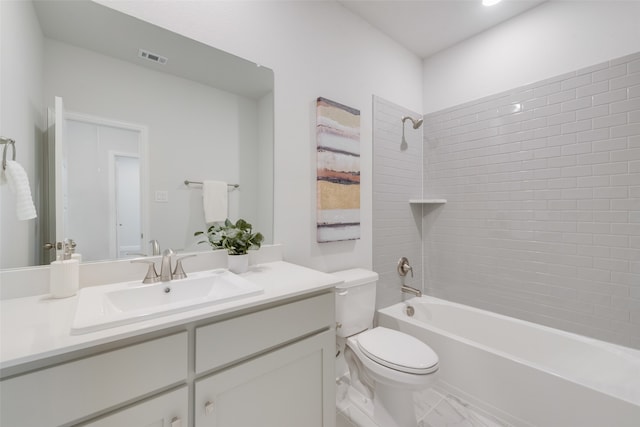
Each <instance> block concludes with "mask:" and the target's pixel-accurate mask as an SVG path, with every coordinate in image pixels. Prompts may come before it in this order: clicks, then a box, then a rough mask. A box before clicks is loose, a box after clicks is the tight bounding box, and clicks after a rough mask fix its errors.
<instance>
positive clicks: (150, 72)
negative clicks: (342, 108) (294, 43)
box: [0, 0, 273, 268]
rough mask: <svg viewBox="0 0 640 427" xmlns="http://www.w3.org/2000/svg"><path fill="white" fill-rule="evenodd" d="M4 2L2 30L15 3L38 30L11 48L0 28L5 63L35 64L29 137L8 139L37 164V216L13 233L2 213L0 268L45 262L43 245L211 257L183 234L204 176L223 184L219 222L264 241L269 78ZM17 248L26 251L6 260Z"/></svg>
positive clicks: (109, 27) (268, 233)
mask: <svg viewBox="0 0 640 427" xmlns="http://www.w3.org/2000/svg"><path fill="white" fill-rule="evenodd" d="M12 3H13V4H12V5H11V6H6V7H5V5H3V14H4V15H5V16H4V17H3V24H4V22H5V21H4V20H5V18H6V19H9V18H12V17H11V16H6V15H7V13H9V14H11V13H14V11H13V10H12V9H10V8H13V9H20V11H19V12H15V13H18V14H20V15H25V14H29V13H32V14H33V17H34V18H33V22H35V23H36V25H33V33H34V34H33V35H32V36H29V37H26V38H25V37H20V40H15V41H12V42H11V43H12V44H13V45H12V46H10V49H5V39H6V38H5V33H4V31H3V34H2V35H3V53H2V55H3V58H2V62H3V63H5V65H3V67H5V66H8V65H6V60H11V57H8V58H7V57H5V55H11V51H15V50H20V49H22V50H23V51H24V50H25V49H32V48H33V49H36V50H38V52H36V53H33V52H30V53H29V55H30V56H31V57H34V58H36V61H38V60H39V61H40V63H41V64H42V72H41V73H34V75H35V77H33V78H32V79H33V80H34V81H33V82H29V81H26V82H22V83H21V84H22V85H23V86H24V87H27V88H34V87H35V88H38V91H39V92H41V100H42V105H41V106H40V105H34V106H33V108H34V110H39V109H41V110H42V111H41V112H38V113H37V114H35V115H36V116H38V115H39V117H41V119H36V120H34V128H36V132H34V134H35V137H34V139H35V142H30V143H29V142H28V141H20V140H16V150H17V153H18V156H17V160H18V161H21V160H22V162H24V163H25V168H26V165H28V164H30V165H32V166H31V167H33V168H35V169H36V171H35V174H33V176H34V178H33V180H34V181H36V182H32V186H33V187H34V190H33V193H34V198H35V199H36V200H35V203H36V208H37V210H38V219H37V220H36V221H37V222H36V227H35V228H36V231H35V232H32V233H29V235H28V236H24V237H23V238H22V237H21V236H11V233H12V232H13V231H12V229H11V228H12V227H11V220H10V219H9V218H8V217H9V214H8V213H7V209H5V207H6V206H5V207H3V217H2V222H3V230H2V231H3V234H4V235H7V236H11V238H3V239H2V241H1V243H0V245H1V248H0V254H1V255H2V259H1V260H2V264H0V268H12V267H24V266H28V265H38V264H47V263H48V262H50V261H51V259H52V256H53V254H51V253H49V252H47V251H46V250H43V249H41V247H42V246H43V245H44V244H45V243H47V242H50V241H52V240H54V241H60V240H61V239H64V238H72V239H74V241H75V242H76V243H77V245H78V252H79V253H81V254H82V257H83V261H98V260H105V259H114V258H127V257H136V256H141V255H147V254H151V253H152V244H151V243H149V242H151V241H157V242H158V243H159V245H160V247H161V248H162V249H165V248H172V249H174V250H177V251H196V250H208V249H209V248H208V246H206V245H197V242H198V240H199V239H198V238H196V237H194V236H193V234H194V232H195V231H199V230H204V229H206V224H205V222H204V213H203V204H202V186H201V185H200V184H199V183H201V182H203V181H205V180H216V181H224V182H227V183H228V184H230V185H229V187H228V188H229V191H228V194H227V196H228V217H229V218H230V219H231V220H235V219H237V218H244V219H246V220H247V221H249V222H250V223H252V224H253V225H254V228H255V229H256V230H258V231H260V232H262V233H263V234H264V235H265V237H266V242H267V243H270V242H272V239H273V72H272V71H271V70H269V69H267V68H265V67H261V66H259V65H257V64H255V63H252V62H250V61H247V60H244V59H242V58H238V57H236V56H233V55H230V54H228V53H225V52H222V51H220V50H217V49H214V48H212V47H211V46H207V45H204V44H202V43H199V42H196V41H194V40H191V39H188V38H185V37H183V36H180V35H178V34H175V33H172V32H170V31H167V30H165V29H162V28H159V27H156V26H154V25H151V24H148V23H146V22H144V21H141V20H138V19H135V18H133V17H131V16H128V15H125V14H122V13H120V12H117V11H114V10H112V9H110V8H108V7H106V6H103V5H100V4H96V3H93V2H91V1H85V0H81V1H55V0H53V1H51V0H47V1H45V0H36V1H33V2H12ZM20 19H28V17H27V18H25V17H24V16H21V17H20ZM25 39H28V40H25ZM7 43H9V42H8V41H7ZM4 51H6V53H5V52H4ZM14 54H15V52H14ZM3 70H4V68H3ZM5 78H7V77H3V79H5ZM25 78H26V77H25ZM35 80H37V81H35ZM6 87H20V85H11V84H10V82H3V93H2V95H1V96H2V98H3V99H2V105H3V108H7V107H8V106H9V105H10V104H11V103H13V104H16V102H15V101H16V96H19V94H16V93H15V90H14V91H12V90H7V91H6V92H8V93H5V90H4V89H5V88H6ZM16 90H18V89H16ZM25 92H28V90H26V91H25ZM5 96H7V97H13V99H5ZM31 96H32V98H33V94H31ZM56 99H57V101H58V103H56ZM56 116H57V117H56ZM5 117H6V116H4V113H3V119H5ZM19 119H21V118H19ZM38 120H40V121H41V123H38ZM5 128H7V126H3V130H2V132H5V130H4V129H5ZM40 130H41V132H40ZM3 136H7V137H11V135H4V134H3ZM56 138H58V139H60V138H61V141H63V142H62V143H61V142H60V140H57V139H56ZM26 144H31V145H33V146H34V148H33V149H32V150H29V149H26V148H25V147H26ZM30 151H31V152H30ZM26 155H29V156H31V157H33V159H26V158H25V157H24V156H26ZM56 177H57V180H56ZM185 181H191V182H193V183H192V184H185ZM56 187H57V189H56ZM5 199H6V200H9V199H8V198H7V197H5V194H4V193H3V204H4V205H6V204H8V203H9V201H7V203H5ZM5 218H6V220H5ZM27 240H28V241H29V248H28V250H27V251H26V252H28V253H27V254H22V253H20V254H16V253H14V252H15V251H13V250H12V245H14V243H15V242H16V241H27Z"/></svg>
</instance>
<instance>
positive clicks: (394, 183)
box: [373, 96, 423, 308]
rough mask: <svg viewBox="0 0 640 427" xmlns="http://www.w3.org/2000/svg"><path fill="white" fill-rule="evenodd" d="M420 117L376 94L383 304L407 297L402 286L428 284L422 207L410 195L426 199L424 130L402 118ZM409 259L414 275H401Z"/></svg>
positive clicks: (376, 230) (377, 258) (376, 226)
mask: <svg viewBox="0 0 640 427" xmlns="http://www.w3.org/2000/svg"><path fill="white" fill-rule="evenodd" d="M404 116H411V117H414V118H419V117H420V114H418V113H416V112H413V111H409V110H407V109H405V108H402V107H400V106H398V105H395V104H393V103H391V102H389V101H386V100H384V99H382V98H380V97H377V96H374V97H373V123H374V124H373V126H374V128H373V159H374V160H373V270H374V271H376V272H377V273H378V274H379V275H380V280H379V281H378V288H377V292H378V293H377V299H376V306H377V308H381V307H387V306H389V305H391V304H395V303H397V302H399V301H401V295H400V287H401V286H402V284H403V283H406V284H407V285H409V286H413V287H417V288H421V287H422V283H423V280H422V211H421V207H419V206H415V207H411V206H410V205H409V199H412V198H420V197H422V154H423V153H422V151H423V150H422V128H420V129H413V126H412V125H411V122H410V121H407V122H406V123H405V131H404V137H405V140H404V141H403V139H402V121H401V120H402V117H404ZM403 256H406V257H407V258H409V261H410V263H411V266H412V267H413V278H412V277H411V275H410V274H409V275H407V276H406V277H405V278H402V277H400V276H399V275H398V273H397V270H396V265H397V263H398V260H399V259H400V257H403Z"/></svg>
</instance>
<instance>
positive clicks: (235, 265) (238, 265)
mask: <svg viewBox="0 0 640 427" xmlns="http://www.w3.org/2000/svg"><path fill="white" fill-rule="evenodd" d="M228 259H229V261H228V265H229V271H231V272H232V273H237V274H240V273H246V272H247V271H249V254H244V255H229V256H228Z"/></svg>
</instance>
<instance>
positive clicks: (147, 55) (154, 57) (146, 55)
mask: <svg viewBox="0 0 640 427" xmlns="http://www.w3.org/2000/svg"><path fill="white" fill-rule="evenodd" d="M138 56H139V57H140V58H143V59H146V60H148V61H152V62H156V63H158V64H162V65H165V64H166V63H167V61H168V60H169V59H168V58H166V57H164V56H161V55H158V54H156V53H153V52H149V51H148V50H144V49H138Z"/></svg>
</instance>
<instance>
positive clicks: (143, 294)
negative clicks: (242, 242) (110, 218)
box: [71, 269, 263, 335]
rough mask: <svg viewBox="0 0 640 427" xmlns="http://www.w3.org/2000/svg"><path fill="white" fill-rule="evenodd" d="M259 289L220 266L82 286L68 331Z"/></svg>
mask: <svg viewBox="0 0 640 427" xmlns="http://www.w3.org/2000/svg"><path fill="white" fill-rule="evenodd" d="M262 292H263V288H262V287H261V286H259V285H256V284H254V283H252V282H250V281H248V280H247V279H245V278H243V277H240V276H238V275H236V274H233V273H231V272H230V271H228V270H222V269H220V270H212V271H203V272H197V273H191V274H190V275H189V277H187V278H186V279H181V280H172V281H170V282H158V283H153V284H147V285H145V284H142V283H140V282H139V281H135V282H123V283H115V284H113V285H105V286H93V287H89V288H83V289H81V290H80V292H79V295H78V305H77V308H76V314H75V317H74V319H73V323H72V324H71V333H72V334H75V335H77V334H84V333H87V332H93V331H97V330H100V329H107V328H111V327H114V326H120V325H126V324H129V323H134V322H139V321H141V320H147V319H151V318H155V317H160V316H166V315H168V314H172V313H177V312H180V311H186V310H190V309H193V308H197V307H204V306H207V305H213V304H220V303H222V302H228V301H232V300H236V299H240V298H244V297H248V296H251V295H257V294H260V293H262Z"/></svg>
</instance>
